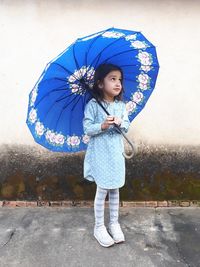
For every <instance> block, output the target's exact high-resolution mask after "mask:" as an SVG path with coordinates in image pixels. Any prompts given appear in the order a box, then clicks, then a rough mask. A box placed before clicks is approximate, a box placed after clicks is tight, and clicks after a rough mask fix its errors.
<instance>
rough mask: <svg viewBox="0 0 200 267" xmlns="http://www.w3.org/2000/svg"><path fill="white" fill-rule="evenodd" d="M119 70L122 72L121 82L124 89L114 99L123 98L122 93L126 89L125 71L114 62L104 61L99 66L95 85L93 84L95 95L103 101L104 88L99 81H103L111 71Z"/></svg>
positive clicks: (95, 76) (95, 75) (96, 71)
mask: <svg viewBox="0 0 200 267" xmlns="http://www.w3.org/2000/svg"><path fill="white" fill-rule="evenodd" d="M114 70H118V71H119V72H120V73H121V83H122V89H121V91H120V93H119V95H117V96H115V97H114V99H117V100H122V93H123V91H124V88H123V71H122V69H121V68H120V67H119V66H117V65H114V64H111V63H104V64H101V65H99V66H98V67H97V69H96V70H95V74H94V85H93V88H92V90H93V95H94V97H95V98H97V99H98V100H100V101H103V97H104V95H103V90H101V89H100V88H99V86H98V84H99V83H101V82H103V80H104V78H105V77H106V76H107V75H108V73H110V72H111V71H114Z"/></svg>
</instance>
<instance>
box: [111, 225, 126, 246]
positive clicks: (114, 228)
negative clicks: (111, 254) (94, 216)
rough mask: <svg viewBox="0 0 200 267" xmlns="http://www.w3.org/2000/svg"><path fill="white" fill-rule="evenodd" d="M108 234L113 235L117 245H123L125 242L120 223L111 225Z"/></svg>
mask: <svg viewBox="0 0 200 267" xmlns="http://www.w3.org/2000/svg"><path fill="white" fill-rule="evenodd" d="M108 232H109V233H110V234H111V236H112V238H113V240H114V242H115V243H122V242H124V241H125V237H124V234H123V232H122V229H121V226H120V224H119V223H115V224H109V226H108Z"/></svg>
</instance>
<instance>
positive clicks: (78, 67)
mask: <svg viewBox="0 0 200 267" xmlns="http://www.w3.org/2000/svg"><path fill="white" fill-rule="evenodd" d="M75 45H76V43H74V45H73V56H74V60H75V63H76V68H77V70H79V69H80V66H79V64H78V61H77V58H76V55H75Z"/></svg>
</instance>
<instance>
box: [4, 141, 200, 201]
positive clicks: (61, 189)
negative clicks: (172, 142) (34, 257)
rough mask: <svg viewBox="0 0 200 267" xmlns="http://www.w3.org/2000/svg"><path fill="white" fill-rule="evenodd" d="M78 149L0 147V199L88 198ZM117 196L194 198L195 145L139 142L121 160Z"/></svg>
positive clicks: (197, 176) (199, 183) (197, 175)
mask: <svg viewBox="0 0 200 267" xmlns="http://www.w3.org/2000/svg"><path fill="white" fill-rule="evenodd" d="M83 160H84V153H76V154H65V153H54V152H50V151H47V150H46V149H41V148H40V146H38V147H35V146H34V147H32V146H28V145H1V146H0V199H1V200H93V199H94V194H95V189H96V186H95V184H94V183H88V182H86V180H84V179H83ZM120 196H121V200H171V199H177V200H200V147H195V146H194V147H192V146H185V147H183V146H171V147H170V146H164V145H163V146H147V145H144V144H143V145H140V146H139V149H138V152H137V154H136V155H135V157H134V158H132V159H131V160H127V161H126V183H125V185H124V187H123V188H121V189H120Z"/></svg>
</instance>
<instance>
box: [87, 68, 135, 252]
mask: <svg viewBox="0 0 200 267" xmlns="http://www.w3.org/2000/svg"><path fill="white" fill-rule="evenodd" d="M92 90H93V94H94V95H95V98H96V99H98V101H100V102H101V103H102V105H103V106H104V107H105V108H106V109H107V111H108V112H109V114H110V116H107V114H106V113H105V111H104V110H103V109H102V107H101V106H100V105H99V104H98V103H97V101H96V99H95V98H92V99H91V100H90V101H89V102H88V103H87V105H86V107H85V113H84V119H83V128H84V132H85V134H87V135H88V136H90V141H89V143H88V148H87V151H86V154H85V159H84V178H86V179H87V180H89V181H94V182H95V183H96V185H97V188H96V195H95V200H94V214H95V226H94V237H95V238H96V239H97V241H98V242H99V243H100V244H101V245H102V246H104V247H110V246H112V245H113V244H114V243H121V242H124V241H125V237H124V234H123V232H122V230H121V227H120V224H119V222H118V217H119V188H121V187H122V186H123V185H124V183H125V159H124V156H123V155H122V153H123V152H124V144H123V139H122V138H123V137H122V135H121V134H120V133H119V132H118V131H117V130H116V128H115V127H114V124H117V125H118V126H119V127H120V128H121V129H122V130H123V131H124V132H127V131H128V128H129V125H130V121H129V119H128V115H127V111H126V106H125V103H124V102H123V101H122V93H123V72H122V70H121V68H119V67H118V66H116V65H113V64H102V65H100V66H99V67H98V68H97V69H96V71H95V76H94V86H93V89H92ZM107 194H108V196H109V211H110V222H109V225H108V231H107V228H106V227H105V225H104V207H105V199H106V196H107ZM108 232H109V233H108Z"/></svg>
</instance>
